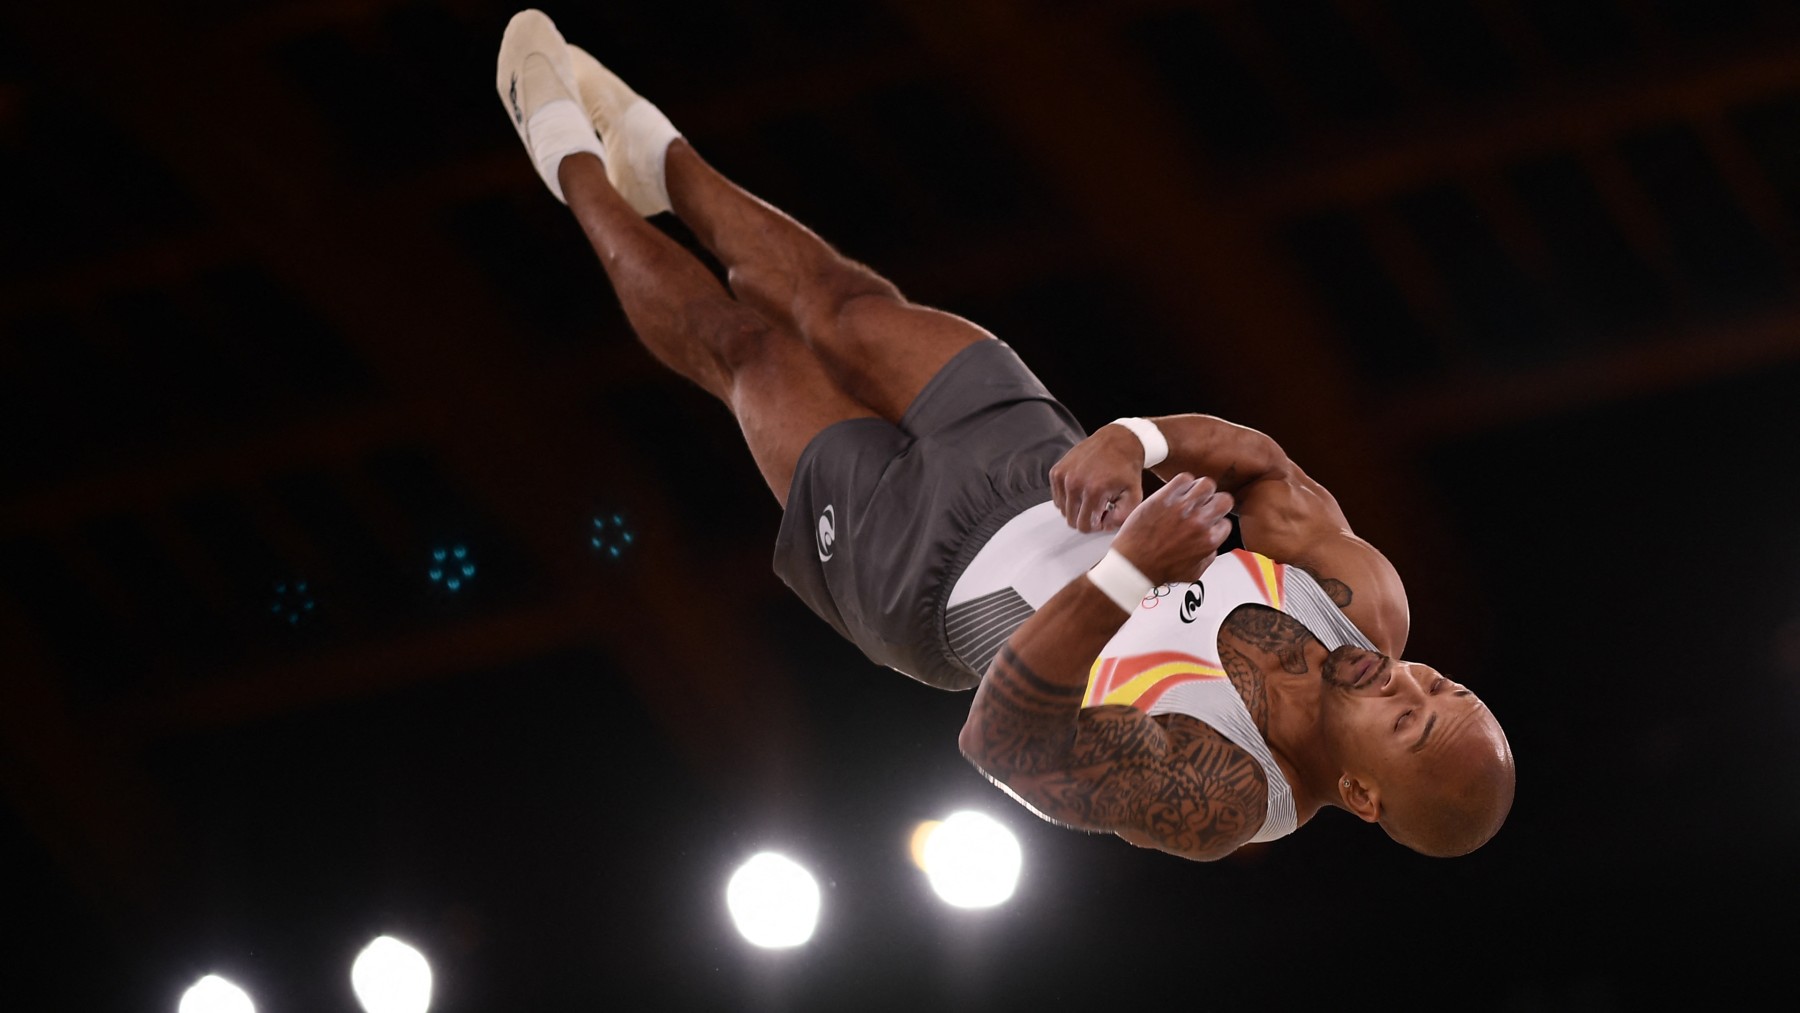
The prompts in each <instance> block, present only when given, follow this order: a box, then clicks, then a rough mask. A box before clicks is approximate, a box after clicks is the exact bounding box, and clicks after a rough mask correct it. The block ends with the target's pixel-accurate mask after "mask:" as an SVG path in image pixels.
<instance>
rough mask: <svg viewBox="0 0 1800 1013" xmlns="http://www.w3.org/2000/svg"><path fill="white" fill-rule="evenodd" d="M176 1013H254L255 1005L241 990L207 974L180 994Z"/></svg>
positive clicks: (214, 975) (215, 976)
mask: <svg viewBox="0 0 1800 1013" xmlns="http://www.w3.org/2000/svg"><path fill="white" fill-rule="evenodd" d="M178 1013H256V1005H255V1004H254V1003H252V1002H251V1001H250V997H249V996H248V995H246V994H244V990H243V989H241V988H239V987H237V986H236V985H233V984H232V983H231V982H229V981H226V980H225V979H224V978H221V977H219V976H218V975H216V974H209V975H207V976H206V977H204V978H201V979H200V980H199V981H197V982H194V985H193V987H192V988H190V989H188V990H187V991H186V992H184V993H182V996H181V1006H180V1007H179V1009H178Z"/></svg>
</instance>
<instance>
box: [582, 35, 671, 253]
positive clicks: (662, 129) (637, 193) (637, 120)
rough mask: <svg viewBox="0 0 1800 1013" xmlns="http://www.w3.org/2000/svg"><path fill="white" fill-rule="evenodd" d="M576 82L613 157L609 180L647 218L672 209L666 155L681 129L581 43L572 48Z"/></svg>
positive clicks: (607, 167)
mask: <svg viewBox="0 0 1800 1013" xmlns="http://www.w3.org/2000/svg"><path fill="white" fill-rule="evenodd" d="M568 53H569V60H570V63H571V64H572V66H573V67H574V75H575V84H576V86H577V87H578V88H579V89H580V95H581V102H582V104H583V105H584V106H585V107H586V109H587V115H588V118H589V119H591V120H592V121H593V125H594V129H595V130H598V131H599V132H600V140H601V143H602V144H603V145H604V146H605V148H606V152H607V155H608V157H607V158H606V159H605V162H606V178H607V179H609V180H611V181H612V185H613V189H615V190H617V191H619V196H621V197H624V198H625V201H626V203H628V204H630V205H631V207H632V209H633V210H635V211H636V212H637V213H638V214H641V215H643V216H644V217H646V218H648V217H650V216H651V215H654V214H660V213H662V212H664V211H667V210H669V187H668V184H667V183H666V182H665V181H664V179H663V155H664V154H665V153H666V152H667V151H668V150H669V143H670V142H671V141H674V140H675V139H676V138H677V137H680V136H681V133H680V132H679V131H677V130H676V129H675V126H674V124H672V123H670V122H669V118H668V117H667V116H664V115H663V113H662V110H660V109H658V108H656V107H655V106H653V105H651V104H650V103H649V102H647V101H645V99H644V97H643V96H641V95H639V94H638V93H637V92H635V91H632V90H631V88H630V87H628V86H627V85H626V84H625V82H624V81H621V80H619V77H618V75H617V74H614V73H613V72H612V71H610V70H607V69H606V68H605V67H604V66H602V65H601V64H600V61H599V60H596V59H594V58H593V57H592V56H590V55H588V53H587V51H586V50H584V49H582V48H581V47H580V46H573V45H572V46H569V47H568Z"/></svg>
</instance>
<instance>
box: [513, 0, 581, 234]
mask: <svg viewBox="0 0 1800 1013" xmlns="http://www.w3.org/2000/svg"><path fill="white" fill-rule="evenodd" d="M494 87H495V88H496V89H497V90H498V91H499V92H500V101H501V103H502V104H504V105H505V106H506V111H507V113H508V114H509V115H510V116H511V117H512V121H513V127H514V128H515V129H516V130H518V132H519V140H521V141H523V142H524V144H525V150H526V151H527V152H529V153H530V154H531V161H532V163H533V164H535V165H536V166H537V171H538V176H539V178H541V179H542V180H543V181H544V185H545V186H548V187H549V188H550V192H551V193H552V194H555V195H556V199H557V200H559V201H562V202H563V203H565V204H567V203H568V199H567V198H566V197H564V196H563V192H562V184H561V183H560V182H559V181H558V179H557V174H556V169H557V166H559V165H561V164H562V160H563V159H564V158H566V157H567V156H569V155H572V154H575V153H577V152H586V153H588V154H591V155H595V156H597V157H599V158H600V159H601V160H602V161H605V160H606V155H605V147H604V146H603V145H602V144H601V142H600V138H598V137H596V136H594V127H593V124H592V123H590V122H589V121H588V115H587V111H586V110H585V109H583V108H582V105H581V103H580V101H579V96H580V90H579V89H578V88H577V87H576V84H575V72H574V68H573V67H572V66H571V65H570V61H569V51H568V47H567V45H566V44H565V43H564V42H563V37H562V33H560V32H558V31H557V30H556V25H555V24H554V23H552V22H551V20H550V19H549V18H548V17H546V16H545V15H544V13H543V12H542V11H537V10H523V11H520V12H519V13H517V14H515V15H513V17H512V20H511V21H509V22H507V25H506V33H505V34H504V35H503V36H501V38H500V56H499V59H498V61H497V63H496V67H495V76H494Z"/></svg>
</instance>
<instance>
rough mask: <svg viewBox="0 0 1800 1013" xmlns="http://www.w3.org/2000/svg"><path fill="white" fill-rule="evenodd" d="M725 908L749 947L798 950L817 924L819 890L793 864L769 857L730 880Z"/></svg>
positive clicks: (760, 858)
mask: <svg viewBox="0 0 1800 1013" xmlns="http://www.w3.org/2000/svg"><path fill="white" fill-rule="evenodd" d="M725 906H726V908H728V909H729V910H730V911H731V920H732V921H734V922H736V923H737V930H738V932H740V933H742V934H743V937H744V938H745V939H748V940H749V941H750V942H751V943H753V944H755V945H757V946H761V947H764V948H765V949H781V948H785V947H790V946H799V945H800V944H801V943H804V942H806V941H807V940H808V939H811V938H812V934H813V929H814V928H815V927H816V926H817V925H818V923H819V884H818V882H817V881H816V880H814V879H813V877H812V873H810V872H807V871H806V870H805V869H803V868H801V867H800V865H799V863H797V862H795V861H794V860H793V859H791V858H788V857H787V856H785V855H778V854H776V853H774V852H772V851H765V852H762V853H761V854H758V855H754V856H752V857H751V858H750V860H749V861H747V862H745V863H744V864H743V865H741V866H739V867H738V871H737V872H735V873H733V874H732V876H731V882H730V883H729V884H728V885H727V886H726V887H725Z"/></svg>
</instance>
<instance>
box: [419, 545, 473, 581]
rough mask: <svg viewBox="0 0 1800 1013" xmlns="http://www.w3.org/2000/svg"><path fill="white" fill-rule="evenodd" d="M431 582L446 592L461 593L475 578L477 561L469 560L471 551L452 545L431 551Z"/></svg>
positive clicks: (461, 546) (465, 547) (464, 547)
mask: <svg viewBox="0 0 1800 1013" xmlns="http://www.w3.org/2000/svg"><path fill="white" fill-rule="evenodd" d="M429 576H430V577H431V582H432V583H433V584H436V585H438V586H439V587H441V588H443V589H444V590H446V591H452V592H454V591H460V590H462V588H463V585H464V584H465V583H467V582H468V580H469V578H471V577H473V576H475V561H474V560H473V559H470V558H469V549H468V547H467V546H463V545H452V546H450V547H449V548H443V549H432V550H431V570H430V571H429Z"/></svg>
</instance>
